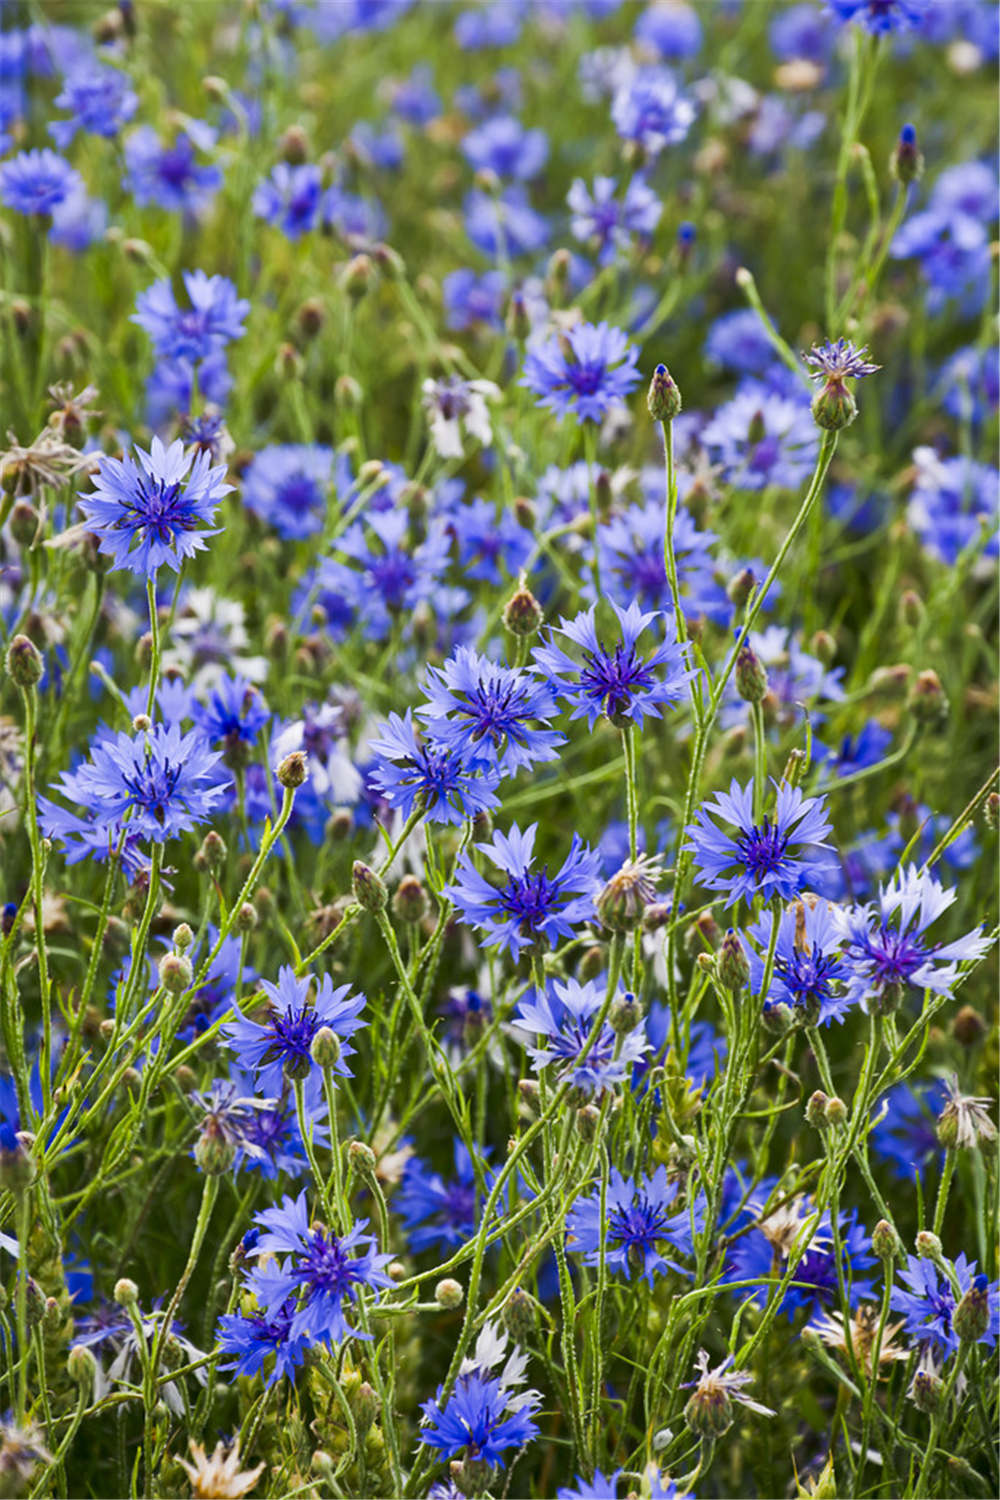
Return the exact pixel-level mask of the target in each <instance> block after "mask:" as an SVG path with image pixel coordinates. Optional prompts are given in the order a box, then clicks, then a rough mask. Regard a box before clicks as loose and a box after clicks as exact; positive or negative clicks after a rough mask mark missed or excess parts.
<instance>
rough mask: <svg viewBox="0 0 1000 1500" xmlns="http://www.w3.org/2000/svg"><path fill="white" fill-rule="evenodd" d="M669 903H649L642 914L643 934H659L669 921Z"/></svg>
mask: <svg viewBox="0 0 1000 1500" xmlns="http://www.w3.org/2000/svg"><path fill="white" fill-rule="evenodd" d="M670 912H671V907H670V902H669V901H651V902H650V903H649V905H648V906H647V907H646V910H645V911H644V912H643V914H642V927H643V931H644V932H659V931H660V930H661V929H662V928H664V927H666V926H667V924H668V923H669V921H670Z"/></svg>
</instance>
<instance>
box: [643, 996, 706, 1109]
mask: <svg viewBox="0 0 1000 1500" xmlns="http://www.w3.org/2000/svg"><path fill="white" fill-rule="evenodd" d="M645 1026H646V1035H647V1037H648V1038H649V1044H650V1048H651V1052H650V1055H649V1056H648V1057H647V1058H645V1059H644V1060H643V1062H642V1064H640V1066H639V1067H638V1068H636V1069H635V1071H634V1073H633V1075H632V1083H633V1087H641V1086H642V1082H643V1079H644V1078H645V1076H646V1074H647V1072H648V1071H649V1069H650V1068H652V1067H654V1066H655V1065H656V1064H657V1063H659V1062H664V1061H665V1060H666V1057H667V1054H668V1052H669V1051H670V1048H671V1045H672V1041H673V1027H672V1025H671V1016H670V1006H669V1005H667V1004H666V1003H665V1002H664V1001H662V1000H654V1001H653V1002H652V1004H651V1005H650V1007H649V1010H648V1011H647V1012H646V1020H645ZM683 1036H684V1030H683V1028H682V1029H681V1037H682V1038H683ZM728 1051H729V1046H728V1043H727V1042H726V1039H725V1037H724V1036H720V1035H719V1034H718V1032H716V1030H715V1027H714V1026H713V1025H712V1023H711V1022H710V1021H700V1020H697V1019H695V1020H694V1021H692V1022H691V1028H690V1034H689V1037H688V1043H687V1056H686V1058H683V1059H682V1058H678V1059H677V1062H678V1065H681V1066H683V1071H684V1075H685V1077H686V1078H688V1079H690V1081H691V1084H692V1085H693V1087H694V1088H704V1086H705V1084H707V1083H710V1082H711V1080H712V1079H713V1078H714V1077H715V1075H716V1073H717V1072H718V1070H719V1068H720V1067H721V1066H722V1064H723V1063H724V1062H725V1060H726V1054H727V1053H728Z"/></svg>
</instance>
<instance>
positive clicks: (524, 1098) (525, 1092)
mask: <svg viewBox="0 0 1000 1500" xmlns="http://www.w3.org/2000/svg"><path fill="white" fill-rule="evenodd" d="M517 1092H518V1094H519V1095H520V1097H521V1102H522V1103H523V1104H525V1105H527V1107H528V1109H529V1110H530V1111H531V1113H532V1114H538V1112H539V1109H540V1107H541V1103H540V1098H539V1088H538V1083H537V1081H536V1080H535V1079H534V1078H521V1079H519V1081H518V1085H517Z"/></svg>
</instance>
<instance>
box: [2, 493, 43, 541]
mask: <svg viewBox="0 0 1000 1500" xmlns="http://www.w3.org/2000/svg"><path fill="white" fill-rule="evenodd" d="M8 524H9V526H10V534H11V536H12V537H13V538H14V540H15V542H16V543H17V545H18V546H19V547H30V546H31V544H32V542H33V541H34V540H35V537H36V536H37V535H38V524H39V517H38V512H37V510H36V509H35V507H34V506H33V505H32V503H31V501H30V500H18V502H17V503H16V505H15V506H14V509H13V510H12V511H11V513H10V521H9V523H8Z"/></svg>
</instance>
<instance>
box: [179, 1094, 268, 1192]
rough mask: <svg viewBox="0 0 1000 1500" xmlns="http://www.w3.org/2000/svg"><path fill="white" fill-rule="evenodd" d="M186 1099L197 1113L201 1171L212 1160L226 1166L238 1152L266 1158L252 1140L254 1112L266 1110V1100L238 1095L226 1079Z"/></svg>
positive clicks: (261, 1149) (198, 1158)
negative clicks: (197, 1110)
mask: <svg viewBox="0 0 1000 1500" xmlns="http://www.w3.org/2000/svg"><path fill="white" fill-rule="evenodd" d="M188 1097H189V1098H190V1100H191V1102H192V1104H194V1105H195V1106H196V1107H197V1109H199V1110H200V1111H201V1115H200V1118H199V1120H198V1126H199V1141H198V1146H197V1148H196V1150H197V1151H198V1153H199V1154H198V1156H197V1157H196V1160H197V1161H198V1164H199V1166H201V1167H202V1170H209V1169H210V1167H206V1162H211V1160H212V1158H215V1159H218V1160H221V1161H223V1162H225V1165H227V1166H228V1165H231V1164H233V1163H234V1162H235V1159H236V1156H237V1153H238V1152H242V1153H243V1155H244V1156H249V1157H252V1158H263V1157H264V1156H265V1155H266V1153H265V1151H264V1150H263V1148H262V1147H261V1146H259V1145H257V1143H256V1142H255V1141H254V1140H253V1138H252V1121H253V1115H254V1111H255V1110H260V1109H267V1108H269V1107H270V1105H271V1103H272V1101H271V1100H270V1099H258V1098H257V1097H256V1096H254V1095H251V1094H242V1093H241V1092H240V1088H239V1085H238V1084H237V1083H235V1082H233V1081H231V1080H230V1079H228V1078H213V1080H212V1085H211V1087H210V1088H209V1089H208V1090H207V1092H203V1093H194V1092H193V1093H191V1094H190V1095H189V1096H188Z"/></svg>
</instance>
